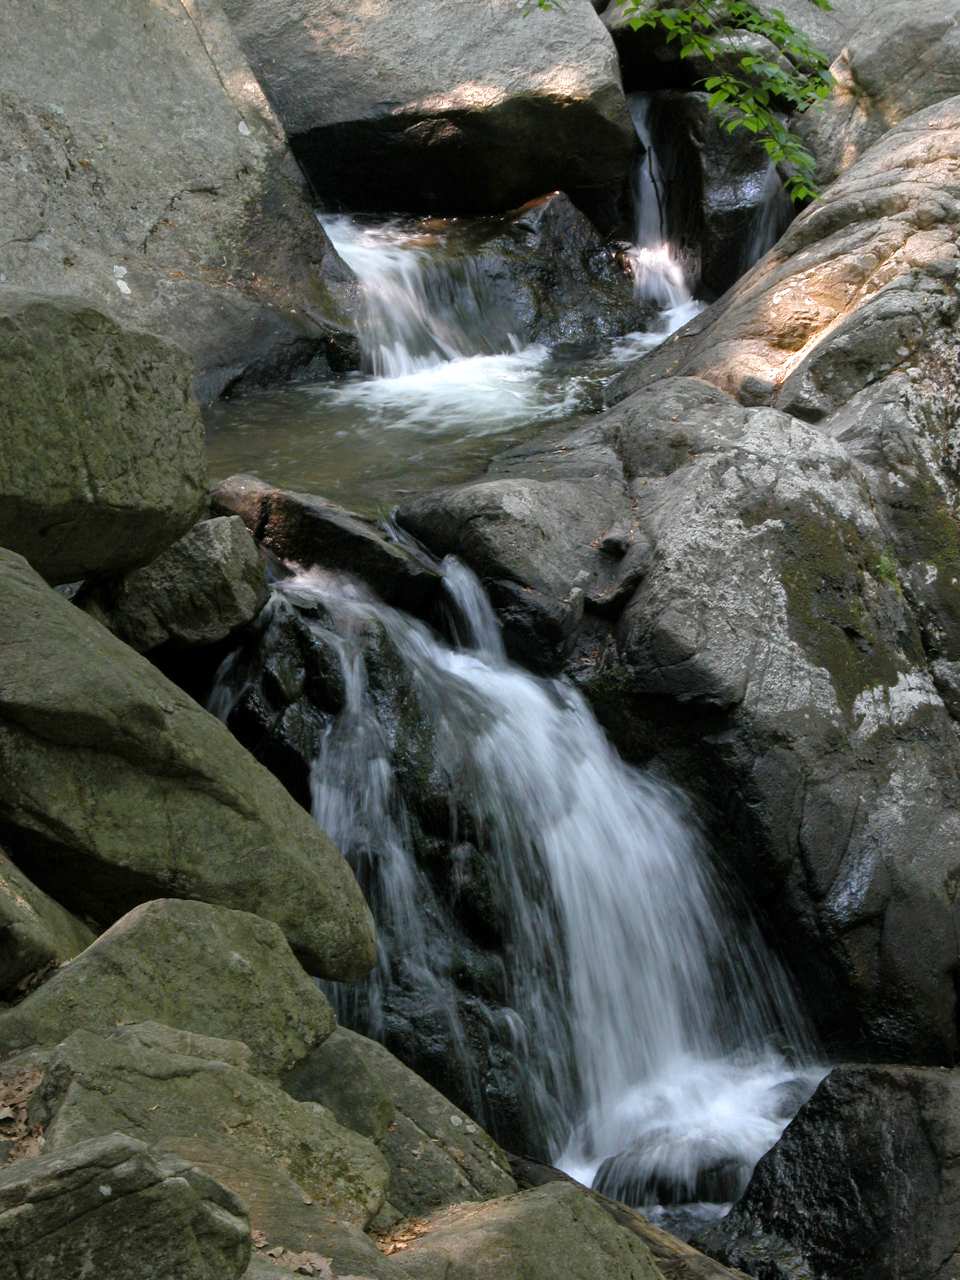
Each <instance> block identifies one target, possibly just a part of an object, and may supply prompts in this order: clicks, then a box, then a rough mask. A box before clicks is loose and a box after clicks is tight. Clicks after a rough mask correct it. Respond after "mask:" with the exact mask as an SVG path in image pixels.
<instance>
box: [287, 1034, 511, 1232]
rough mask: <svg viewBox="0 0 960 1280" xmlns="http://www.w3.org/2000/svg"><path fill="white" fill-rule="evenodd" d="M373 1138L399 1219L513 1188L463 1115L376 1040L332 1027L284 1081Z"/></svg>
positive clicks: (504, 1165)
mask: <svg viewBox="0 0 960 1280" xmlns="http://www.w3.org/2000/svg"><path fill="white" fill-rule="evenodd" d="M284 1087H285V1088H286V1089H287V1090H288V1091H289V1092H290V1093H292V1094H293V1096H294V1097H296V1098H301V1099H305V1100H311V1101H315V1102H321V1103H323V1104H324V1105H325V1106H328V1107H329V1108H330V1109H331V1110H332V1111H333V1113H334V1115H335V1116H336V1117H337V1119H338V1120H339V1121H340V1122H341V1124H345V1125H349V1127H350V1128H353V1129H357V1130H359V1131H360V1132H363V1133H367V1134H368V1135H369V1136H370V1137H371V1138H373V1139H374V1140H375V1141H376V1143H377V1145H378V1147H379V1148H380V1151H381V1153H382V1155H383V1156H384V1157H385V1159H386V1160H387V1163H388V1164H389V1166H390V1203H391V1204H392V1205H393V1207H394V1208H395V1209H396V1210H398V1212H399V1213H401V1214H403V1215H404V1216H405V1217H418V1216H420V1215H422V1214H425V1213H431V1212H433V1211H434V1210H436V1209H438V1208H442V1207H444V1206H446V1205H450V1204H461V1203H465V1202H467V1201H480V1200H492V1199H494V1198H495V1197H497V1196H502V1195H509V1194H510V1193H511V1192H512V1191H515V1190H516V1184H515V1182H514V1180H513V1178H512V1176H511V1174H510V1167H509V1163H508V1161H507V1157H506V1156H505V1155H504V1153H503V1152H502V1151H501V1150H500V1148H499V1147H498V1146H497V1144H496V1143H495V1142H494V1141H493V1139H492V1138H491V1137H489V1135H488V1134H486V1133H484V1131H483V1129H481V1128H480V1126H479V1125H478V1124H477V1123H476V1122H475V1121H474V1120H471V1118H470V1117H469V1116H468V1115H466V1114H465V1113H464V1112H462V1111H461V1110H460V1109H459V1108H458V1107H455V1106H454V1105H453V1104H452V1103H451V1102H448V1101H447V1099H446V1098H444V1097H443V1095H442V1094H440V1093H438V1092H437V1090H436V1089H434V1088H433V1087H432V1086H431V1085H429V1084H427V1082H426V1081H425V1080H421V1078H420V1077H419V1076H418V1075H416V1074H415V1073H414V1072H413V1071H411V1070H410V1069H409V1067H405V1066H404V1065H403V1063H402V1062H400V1060H399V1059H398V1058H395V1057H394V1055H393V1054H392V1053H390V1052H389V1050H387V1049H385V1048H384V1047H383V1045H381V1044H377V1042H376V1041H375V1040H369V1039H367V1037H366V1036H360V1035H357V1034H356V1032H354V1031H349V1030H347V1028H346V1027H338V1028H337V1029H336V1031H334V1032H333V1034H332V1035H331V1036H329V1037H328V1039H327V1040H325V1041H324V1043H323V1044H322V1045H320V1046H319V1047H318V1048H317V1049H315V1050H313V1052H311V1053H310V1054H309V1055H308V1056H307V1057H306V1058H305V1059H304V1060H303V1061H302V1062H301V1063H300V1064H299V1065H298V1066H297V1067H295V1068H294V1070H293V1072H292V1073H291V1074H290V1075H289V1076H288V1077H287V1078H286V1079H285V1081H284Z"/></svg>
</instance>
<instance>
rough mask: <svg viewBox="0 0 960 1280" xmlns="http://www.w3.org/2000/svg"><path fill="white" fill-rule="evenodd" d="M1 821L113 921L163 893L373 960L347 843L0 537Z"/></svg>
mask: <svg viewBox="0 0 960 1280" xmlns="http://www.w3.org/2000/svg"><path fill="white" fill-rule="evenodd" d="M0 603H2V608H0V646H2V647H3V652H4V663H3V674H2V677H0V831H2V838H3V841H4V844H5V845H6V847H7V848H8V850H9V852H10V854H11V856H12V857H13V858H14V860H15V861H16V863H17V865H18V866H20V867H22V869H23V870H24V872H25V873H26V874H28V875H29V876H30V878H31V879H32V880H34V881H35V882H36V883H37V884H38V885H39V886H40V888H42V889H45V890H47V891H51V892H53V893H55V894H56V897H57V899H58V901H60V902H62V903H63V904H64V905H66V906H68V907H70V908H71V909H72V910H75V911H78V912H80V913H81V914H84V915H89V916H90V917H91V918H92V919H94V920H96V921H97V922H99V923H100V924H103V925H107V924H110V923H112V922H113V921H114V920H116V919H117V918H118V917H119V916H121V915H122V914H123V913H124V912H125V911H128V910H129V909H130V908H131V907H132V906H134V905H136V904H137V903H139V902H143V901H144V900H146V899H148V898H156V897H170V896H182V897H191V898H201V899H203V900H205V901H207V902H211V903H217V904H220V905H222V906H228V907H235V908H240V909H245V910H252V911H255V912H257V913H258V914H260V915H263V916H265V917H267V918H269V919H272V920H274V921H276V922H277V923H278V924H279V925H280V926H281V928H283V930H284V932H285V933H286V935H287V937H288V938H289V940H290V942H291V944H292V946H293V947H294V949H295V950H296V951H297V953H298V955H300V956H301V957H302V958H303V960H304V962H305V963H306V964H307V965H308V966H310V967H311V968H312V969H313V970H314V971H316V972H320V973H322V974H325V975H326V976H329V977H340V978H352V977H360V976H362V975H363V974H365V973H366V972H367V971H368V970H369V968H370V965H371V964H372V963H373V960H374V941H373V927H372V923H371V920H370V914H369V911H368V910H367V907H366V904H365V903H364V901H363V898H362V895H361V893H360V890H359V888H358V887H357V884H356V881H355V879H354V877H353V874H352V872H351V871H350V868H349V867H348V866H347V865H346V863H345V862H344V860H343V858H342V857H341V855H340V854H339V852H338V851H337V850H336V849H335V848H334V847H333V845H332V844H331V843H330V842H329V840H327V839H326V837H325V836H324V835H323V833H322V832H321V831H320V830H319V829H318V828H317V827H316V825H315V824H314V823H312V822H311V821H310V819H309V817H308V816H307V815H306V814H305V813H304V812H303V811H302V810H301V809H300V808H299V806H298V805H296V804H295V802H294V801H293V800H291V799H290V797H289V796H288V795H287V794H286V792H285V791H284V789H283V787H282V786H281V785H280V784H279V783H278V782H277V781H276V779H274V778H272V777H271V776H270V775H269V774H268V773H266V771H265V770H263V769H261V767H260V766H259V765H258V764H257V763H256V761H254V760H253V759H252V758H251V757H250V756H249V755H248V753H247V752H246V751H244V749H243V748H242V747H241V746H240V745H239V744H238V743H237V742H236V741H235V740H234V739H233V738H232V737H231V735H230V734H229V733H228V732H227V730H226V729H224V727H223V726H222V725H221V724H220V723H219V722H218V721H217V720H216V719H214V717H213V716H211V715H209V714H208V713H207V712H206V711H204V710H203V709H202V708H201V707H200V706H198V705H197V703H195V702H194V701H193V700H192V699H191V698H189V697H187V695H186V694H184V693H182V692H181V691H180V690H179V689H177V688H176V686H175V685H173V684H171V683H170V681H168V680H167V679H166V678H165V677H163V676H162V675H161V674H160V673H159V672H158V671H157V670H156V669H155V668H154V667H152V666H151V665H150V664H149V663H148V662H147V661H146V660H145V659H144V658H141V657H140V656H139V655H138V654H136V653H134V652H133V650H131V649H129V648H128V647H127V646H126V645H124V644H122V643H121V642H120V641H119V640H118V639H117V638H116V637H115V636H112V635H110V633H109V632H108V631H106V630H105V629H104V628H103V627H101V626H100V625H99V624H98V623H96V622H94V621H93V619H92V618H88V617H87V616H86V615H85V614H84V613H82V612H81V611H80V610H79V609H77V608H75V607H74V606H73V605H72V604H70V603H69V601H67V600H66V599H64V597H63V596H62V595H60V594H59V593H58V592H56V591H53V590H51V589H50V588H49V587H47V586H46V585H45V584H44V583H43V582H42V581H41V579H40V578H39V577H38V576H37V575H36V574H35V573H34V572H33V571H32V570H31V569H30V568H29V566H28V565H27V564H26V563H25V561H23V560H22V559H21V558H20V557H19V556H15V555H12V554H11V553H9V552H6V551H0Z"/></svg>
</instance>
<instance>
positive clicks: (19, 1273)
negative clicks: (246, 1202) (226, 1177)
mask: <svg viewBox="0 0 960 1280" xmlns="http://www.w3.org/2000/svg"><path fill="white" fill-rule="evenodd" d="M0 1257H2V1259H3V1261H2V1264H0V1265H2V1266H3V1268H4V1273H5V1274H6V1275H9V1276H11V1277H13V1276H16V1277H17V1280H50V1277H52V1276H56V1277H57V1280H86V1277H91V1276H96V1277H97V1280H130V1277H131V1276H134V1275H142V1274H143V1273H144V1267H145V1266H147V1265H148V1266H149V1274H150V1276H151V1277H152V1280H239V1278H240V1277H241V1276H242V1275H243V1274H244V1273H245V1271H246V1267H247V1263H248V1261H249V1258H250V1228H249V1223H248V1221H247V1217H246V1212H245V1210H244V1208H243V1205H242V1204H241V1203H240V1201H239V1200H238V1199H237V1198H236V1197H235V1196H233V1195H231V1194H230V1192H228V1191H226V1190H225V1189H224V1188H223V1187H222V1186H220V1185H218V1184H217V1183H216V1182H215V1181H214V1180H213V1179H212V1178H210V1177H207V1176H206V1175H205V1174H203V1173H201V1172H200V1171H199V1170H197V1169H195V1168H193V1167H192V1166H191V1165H190V1164H188V1163H187V1162H186V1161H183V1160H177V1159H175V1158H173V1159H171V1158H170V1157H164V1156H160V1155H158V1154H157V1153H156V1152H154V1151H151V1150H150V1149H149V1148H148V1147H147V1146H146V1145H145V1144H144V1143H143V1142H139V1141H137V1140H136V1139H135V1138H131V1137H128V1136H127V1135H126V1134H124V1133H119V1132H112V1133H109V1134H106V1135H104V1136H102V1137H96V1138H92V1139H88V1140H86V1141H83V1142H78V1143H76V1144H75V1145H72V1146H67V1147H65V1148H64V1149H63V1150H59V1151H51V1152H47V1153H45V1154H44V1155H42V1156H37V1157H35V1158H33V1159H29V1160H22V1161H19V1162H18V1163H17V1164H14V1165H12V1166H10V1167H9V1168H6V1169H0ZM147 1260H149V1262H147Z"/></svg>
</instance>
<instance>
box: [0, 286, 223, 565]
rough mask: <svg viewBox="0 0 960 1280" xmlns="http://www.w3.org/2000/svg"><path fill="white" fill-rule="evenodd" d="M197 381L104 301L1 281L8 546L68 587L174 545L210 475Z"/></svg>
mask: <svg viewBox="0 0 960 1280" xmlns="http://www.w3.org/2000/svg"><path fill="white" fill-rule="evenodd" d="M190 379H191V368H190V362H189V361H188V360H187V358H186V357H185V356H184V354H183V353H182V352H181V351H180V350H179V349H178V348H176V347H174V346H171V345H170V344H168V343H166V342H162V341H160V339H158V338H155V337H152V336H150V335H148V334H145V333H139V332H137V331H135V330H134V329H132V328H130V327H129V326H128V324H126V323H125V324H118V323H117V322H116V321H114V320H111V319H110V318H109V317H108V316H107V315H105V314H104V313H103V311H102V310H100V309H97V308H95V307H93V306H90V305H88V304H86V303H83V302H80V301H77V300H75V299H71V298H65V297H40V296H38V295H35V294H32V293H26V292H22V291H20V290H18V289H14V288H12V287H10V286H9V285H7V286H3V285H0V431H2V435H3V449H2V451H0V546H6V547H10V548H11V549H13V550H14V551H19V552H20V553H21V555H24V556H26V558H27V559H28V560H29V561H30V563H31V564H32V565H33V566H34V568H35V569H37V570H38V572H40V573H42V574H43V575H44V577H46V578H48V579H49V580H50V581H51V582H71V581H74V580H75V579H77V578H82V577H85V576H86V575H88V574H96V573H104V572H111V571H118V570H121V571H122V570H124V569H127V568H129V567H131V566H134V565H139V564H143V563H145V562H146V561H147V560H150V559H152V558H153V557H154V556H156V555H158V554H159V553H160V552H161V551H163V550H164V549H165V548H166V547H168V546H169V545H170V543H172V542H175V541H176V540H177V538H179V537H180V535H181V534H182V533H185V532H186V530H187V529H188V528H189V527H190V525H191V524H192V523H193V522H194V520H195V519H196V518H197V516H198V515H199V514H200V509H201V506H202V504H203V500H204V490H205V488H206V478H207V467H206V458H205V455H204V447H203V427H202V425H201V422H200V415H199V413H198V411H197V408H196V405H195V404H194V403H193V400H192V398H191V395H190Z"/></svg>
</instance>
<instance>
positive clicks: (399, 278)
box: [322, 217, 576, 434]
mask: <svg viewBox="0 0 960 1280" xmlns="http://www.w3.org/2000/svg"><path fill="white" fill-rule="evenodd" d="M322 222H323V226H324V230H325V231H326V232H327V235H328V236H329V237H330V239H331V241H332V242H333V245H334V247H335V248H336V250H337V252H338V253H339V254H340V256H341V257H342V258H343V260H344V261H345V262H346V263H347V265H348V266H349V267H350V268H351V269H352V270H353V272H354V274H355V275H356V277H357V279H358V280H359V282H360V289H361V297H362V311H361V317H360V342H361V348H362V352H363V357H364V363H365V366H366V368H367V370H368V372H369V373H370V374H372V377H368V378H365V379H363V380H362V381H354V382H348V383H346V384H344V385H343V386H341V387H337V388H331V389H330V390H329V392H328V394H329V396H330V398H331V399H332V400H333V401H335V402H336V404H337V405H338V406H340V407H343V406H349V407H353V408H355V409H357V410H359V411H361V412H362V413H363V414H364V415H365V416H368V417H370V418H375V419H377V420H379V421H380V422H381V423H382V425H383V426H384V427H386V428H390V427H407V428H410V427H416V428H418V429H420V430H425V431H446V430H450V429H451V428H453V429H457V428H461V429H469V430H470V431H471V432H472V433H473V434H483V433H485V432H490V431H503V430H505V429H506V428H508V427H510V426H512V425H514V424H516V423H517V422H533V421H537V420H540V419H549V418H556V417H559V416H562V415H564V414H568V413H572V412H573V411H574V409H575V407H576V395H575V389H574V388H572V387H569V386H557V385H555V383H553V382H550V381H549V380H548V379H546V378H545V377H544V372H545V366H546V364H547V363H548V361H549V356H550V353H549V351H548V350H547V348H546V347H544V346H540V345H528V346H523V345H522V344H521V343H520V342H519V341H518V340H517V338H516V336H515V335H514V334H512V333H510V332H509V330H507V329H506V328H505V327H504V326H502V325H501V324H499V323H498V318H497V316H496V314H495V310H496V309H495V306H494V304H493V303H492V301H491V299H490V298H489V297H487V294H486V289H485V285H484V281H483V279H482V278H481V277H480V276H479V275H478V274H477V273H476V272H475V271H473V270H472V268H471V264H470V263H469V261H458V262H457V263H456V264H449V263H445V262H444V261H443V259H442V256H438V254H439V251H440V250H441V249H442V242H441V241H440V239H439V237H438V236H436V235H430V234H428V233H425V232H418V231H416V230H410V229H402V228H400V227H399V226H396V225H393V224H389V223H388V224H386V225H382V224H381V225H377V226H362V225H360V224H358V223H356V222H354V221H353V220H352V219H350V218H346V217H324V218H323V219H322Z"/></svg>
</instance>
